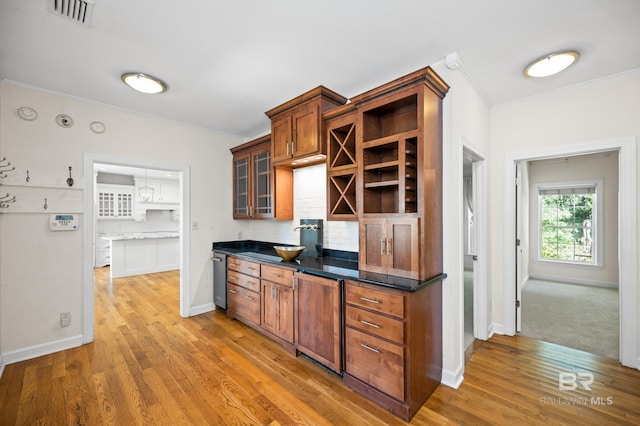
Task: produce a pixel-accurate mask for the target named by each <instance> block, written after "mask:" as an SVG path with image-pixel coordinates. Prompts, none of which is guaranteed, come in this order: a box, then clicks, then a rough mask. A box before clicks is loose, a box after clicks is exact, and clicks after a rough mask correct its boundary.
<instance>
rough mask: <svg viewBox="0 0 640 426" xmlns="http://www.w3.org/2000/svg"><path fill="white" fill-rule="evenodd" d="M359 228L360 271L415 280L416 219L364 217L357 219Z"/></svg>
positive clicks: (417, 247) (417, 249) (418, 247)
mask: <svg viewBox="0 0 640 426" xmlns="http://www.w3.org/2000/svg"><path fill="white" fill-rule="evenodd" d="M359 228H360V250H359V263H358V267H359V268H360V270H363V271H370V272H376V273H380V274H388V275H395V276H399V277H406V278H413V279H418V277H419V261H420V246H419V242H418V238H419V232H420V229H419V219H418V218H415V217H413V218H412V217H409V218H402V217H390V218H370V217H365V218H362V219H360V223H359Z"/></svg>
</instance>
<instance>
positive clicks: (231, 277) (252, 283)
mask: <svg viewBox="0 0 640 426" xmlns="http://www.w3.org/2000/svg"><path fill="white" fill-rule="evenodd" d="M227 282H228V283H229V285H231V284H235V285H237V286H239V287H244V288H246V289H247V290H251V291H255V292H256V293H260V278H256V277H251V276H249V275H244V274H241V273H239V272H237V271H232V270H230V271H227Z"/></svg>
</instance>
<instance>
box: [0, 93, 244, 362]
mask: <svg viewBox="0 0 640 426" xmlns="http://www.w3.org/2000/svg"><path fill="white" fill-rule="evenodd" d="M169 95H170V94H169ZM131 96H140V95H137V94H134V93H132V94H131ZM161 96H164V95H159V96H158V102H162V97H161ZM21 106H28V107H31V108H33V109H35V110H36V111H37V113H38V119H37V120H35V121H32V122H27V121H24V120H22V119H20V118H19V117H18V115H17V113H16V111H17V109H18V108H19V107H21ZM60 113H64V114H68V115H70V116H71V117H72V118H73V119H74V120H75V125H74V126H73V127H72V128H67V129H65V128H61V127H59V126H58V125H57V124H56V123H55V121H54V118H55V116H56V115H57V114H60ZM96 120H97V121H101V122H103V123H104V124H105V125H106V132H105V133H103V134H100V135H98V134H94V133H92V132H91V131H90V130H89V123H90V122H92V121H96ZM242 142H244V140H243V139H241V138H238V137H234V136H230V135H225V134H220V133H215V132H212V131H210V130H207V129H204V128H198V127H194V126H190V125H186V124H184V123H179V122H173V121H170V120H166V119H158V118H154V117H151V116H146V115H139V114H135V113H131V112H127V111H123V110H119V109H115V108H111V107H109V106H105V105H100V104H96V103H92V102H87V101H83V100H80V99H75V98H71V97H68V96H62V95H59V94H55V93H50V92H46V91H41V90H36V89H33V88H27V87H23V86H21V85H16V84H12V83H8V82H2V83H1V84H0V153H1V155H4V156H6V157H7V159H9V160H10V161H11V162H12V164H13V165H15V167H16V169H17V170H16V171H14V172H12V176H11V179H12V180H15V179H17V178H19V179H18V180H22V177H24V176H26V170H29V172H30V175H31V177H32V184H33V182H36V181H37V180H38V179H39V178H41V177H44V178H46V179H44V178H42V179H44V180H45V181H47V182H55V181H56V180H58V181H60V179H62V181H61V182H64V179H66V175H67V173H68V169H67V168H68V166H72V168H73V177H74V179H75V181H76V185H75V188H81V186H82V182H83V180H84V178H83V175H84V174H85V173H91V174H92V173H93V171H92V170H86V171H83V170H82V169H83V155H84V153H98V154H105V155H108V156H113V157H117V158H125V159H143V160H145V161H157V162H160V163H162V164H176V165H178V166H188V167H189V168H190V176H191V181H190V182H189V184H190V188H191V200H190V211H191V221H193V222H199V229H198V230H197V231H192V232H191V233H190V241H191V244H190V247H189V248H190V253H191V269H190V271H189V272H190V277H191V282H190V285H191V300H190V301H189V304H190V306H192V307H193V306H203V305H208V304H211V306H213V305H212V304H213V288H212V278H211V275H212V271H211V269H212V266H211V261H210V251H211V242H212V241H216V240H227V239H232V238H234V237H235V235H236V233H237V232H238V231H239V230H240V227H239V226H238V224H236V223H234V222H233V221H232V220H231V211H232V210H231V209H232V206H231V200H232V195H231V190H232V189H231V184H230V177H231V153H230V152H229V148H230V147H232V146H236V145H239V144H240V143H242ZM221 176H224V177H228V178H225V179H221V178H220V177H221ZM42 179H41V180H42ZM5 183H6V182H5ZM25 185H26V184H25ZM2 189H3V191H6V192H9V193H17V194H19V196H18V202H17V203H16V206H17V207H16V208H19V207H20V206H26V205H29V206H31V207H29V209H30V211H31V212H30V213H10V212H8V210H11V209H5V210H6V211H3V212H0V231H1V235H2V238H0V253H1V257H0V353H2V354H3V355H4V356H5V361H7V362H10V361H11V360H18V359H20V358H21V357H23V356H25V355H26V356H28V355H29V354H33V353H38V352H43V353H44V352H46V351H48V350H54V349H59V348H62V347H64V346H69V345H73V344H75V343H76V342H77V341H78V339H80V341H81V340H82V339H81V337H82V336H81V332H82V327H81V318H82V286H83V283H82V265H83V256H85V255H89V256H91V253H92V249H91V248H89V249H87V248H84V247H83V243H82V240H83V233H84V232H85V230H84V229H81V230H79V231H78V232H75V233H57V234H55V235H54V234H53V233H52V232H50V231H48V225H47V218H48V212H46V211H45V210H43V209H41V207H40V206H41V205H42V202H43V200H42V198H41V197H43V196H45V197H46V196H48V198H49V204H50V205H51V206H52V209H53V207H54V205H55V204H56V203H58V205H59V206H62V207H63V208H65V207H68V208H70V209H72V208H73V209H78V207H77V206H80V207H79V209H80V210H79V211H78V212H79V213H82V202H80V204H78V203H77V202H76V201H77V200H76V198H77V199H79V200H80V201H81V200H82V194H83V190H82V189H75V190H65V189H51V188H47V187H45V188H40V189H35V188H32V187H29V188H26V187H25V186H24V185H23V186H22V187H13V186H8V185H5V186H3V188H2ZM32 195H33V197H32ZM30 197H32V198H33V199H30ZM69 198H71V200H69ZM81 223H82V221H81ZM65 311H70V312H71V318H72V322H71V325H70V326H69V327H65V328H61V327H60V326H59V313H60V312H65ZM178 315H179V311H178V306H176V316H178ZM7 354H9V355H10V356H8V355H7Z"/></svg>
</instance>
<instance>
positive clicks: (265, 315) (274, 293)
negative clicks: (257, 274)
mask: <svg viewBox="0 0 640 426" xmlns="http://www.w3.org/2000/svg"><path fill="white" fill-rule="evenodd" d="M293 274H294V270H293V269H288V268H281V267H278V266H271V265H262V268H261V277H262V279H261V282H262V310H261V312H260V326H261V327H262V328H263V329H264V330H266V331H268V332H269V333H271V334H273V335H275V336H277V337H278V338H280V339H282V340H284V341H285V342H287V343H290V344H293V343H294V333H293V330H294V290H293Z"/></svg>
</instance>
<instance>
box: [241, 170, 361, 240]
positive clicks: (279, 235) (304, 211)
mask: <svg viewBox="0 0 640 426" xmlns="http://www.w3.org/2000/svg"><path fill="white" fill-rule="evenodd" d="M293 218H294V219H293V221H275V220H248V221H244V222H246V225H247V226H246V228H245V227H244V226H243V230H244V229H246V231H245V234H244V239H252V240H259V241H269V242H278V243H286V244H298V243H299V242H300V234H299V233H298V231H294V230H293V228H294V227H296V226H297V225H298V224H299V223H300V219H323V221H324V242H323V244H324V248H326V249H333V250H345V251H358V222H355V221H354V222H345V221H330V222H329V221H327V168H326V165H325V164H318V165H315V166H309V167H303V168H300V169H295V170H294V171H293Z"/></svg>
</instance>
